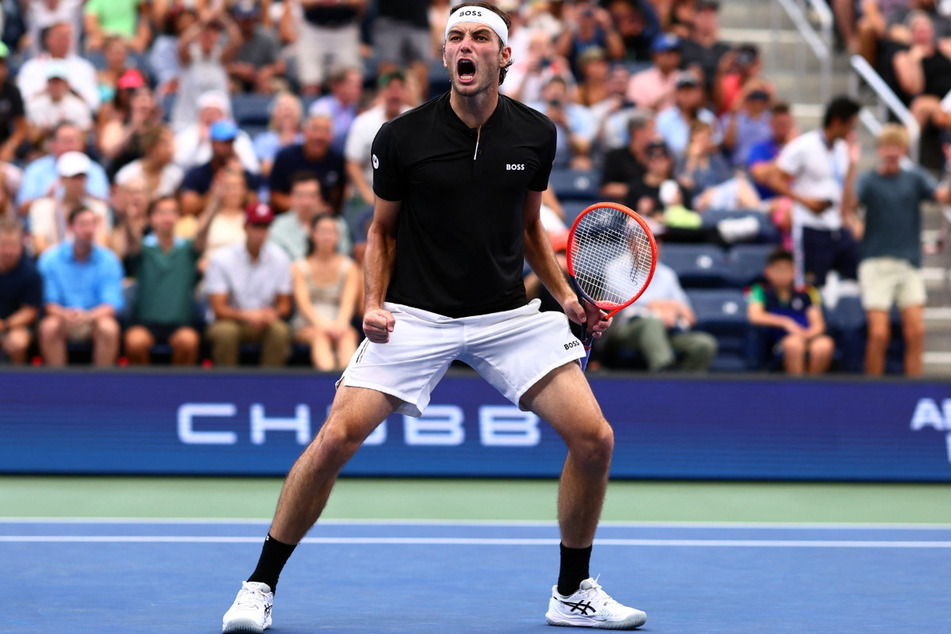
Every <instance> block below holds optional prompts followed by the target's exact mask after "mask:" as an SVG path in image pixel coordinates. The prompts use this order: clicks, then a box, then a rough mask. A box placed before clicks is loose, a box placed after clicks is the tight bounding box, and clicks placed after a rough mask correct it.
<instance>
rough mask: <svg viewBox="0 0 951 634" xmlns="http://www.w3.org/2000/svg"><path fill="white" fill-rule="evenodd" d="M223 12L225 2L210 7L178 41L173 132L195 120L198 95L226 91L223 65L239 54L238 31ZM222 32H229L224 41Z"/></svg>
mask: <svg viewBox="0 0 951 634" xmlns="http://www.w3.org/2000/svg"><path fill="white" fill-rule="evenodd" d="M225 9H226V5H225V3H224V2H216V3H213V4H211V6H210V7H209V8H208V9H207V10H206V11H205V12H200V13H199V16H198V21H197V22H195V23H194V24H192V25H191V26H189V27H188V28H187V29H185V31H184V32H183V33H182V34H181V36H180V38H179V41H178V62H179V72H178V93H177V96H176V98H175V104H174V106H173V107H172V128H173V129H174V130H176V131H178V130H181V129H183V128H185V127H186V126H188V125H189V124H191V123H192V122H193V121H194V120H195V119H196V118H197V115H198V110H199V109H200V108H201V104H199V103H197V100H198V98H199V97H200V96H202V95H203V94H205V93H207V92H209V91H221V92H227V91H228V73H227V71H226V70H225V66H226V65H227V64H229V63H230V62H231V60H233V59H234V57H235V55H236V54H237V53H238V47H240V46H241V31H239V30H238V26H237V25H236V24H235V23H234V20H232V19H231V17H230V16H229V15H228V12H227V11H226V10H225ZM224 30H227V32H228V33H227V38H225V39H223V38H222V31H224ZM196 106H197V107H196Z"/></svg>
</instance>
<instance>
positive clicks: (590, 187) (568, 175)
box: [548, 168, 600, 201]
mask: <svg viewBox="0 0 951 634" xmlns="http://www.w3.org/2000/svg"><path fill="white" fill-rule="evenodd" d="M599 179H600V176H599V174H598V172H596V171H594V170H591V171H582V170H572V169H565V168H556V169H553V170H552V171H551V176H550V177H549V179H548V186H549V187H551V188H552V190H554V192H555V195H556V196H558V199H559V200H563V201H564V200H594V199H596V198H597V197H598V185H599V182H600V180H599Z"/></svg>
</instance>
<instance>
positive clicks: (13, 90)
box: [0, 42, 27, 162]
mask: <svg viewBox="0 0 951 634" xmlns="http://www.w3.org/2000/svg"><path fill="white" fill-rule="evenodd" d="M9 57H10V49H9V48H7V45H6V44H4V43H3V42H0V161H4V162H8V161H12V160H13V158H14V157H15V156H16V154H17V150H18V149H19V148H20V145H22V144H23V143H24V142H25V141H26V136H27V124H26V106H25V105H24V103H23V96H22V95H21V94H20V89H19V88H17V86H16V84H15V83H14V82H13V81H11V80H10V68H9V66H8V58H9Z"/></svg>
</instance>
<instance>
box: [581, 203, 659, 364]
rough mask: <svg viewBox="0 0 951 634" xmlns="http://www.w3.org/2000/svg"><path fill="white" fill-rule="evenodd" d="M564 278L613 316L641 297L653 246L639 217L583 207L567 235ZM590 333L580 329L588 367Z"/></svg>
mask: <svg viewBox="0 0 951 634" xmlns="http://www.w3.org/2000/svg"><path fill="white" fill-rule="evenodd" d="M567 255H568V274H569V275H570V277H571V281H572V282H573V283H574V286H575V288H576V289H577V290H578V292H579V293H580V294H581V297H582V299H583V300H584V301H587V302H591V303H592V304H594V305H595V306H597V307H598V308H600V309H601V310H602V311H604V312H605V313H606V315H605V317H604V318H605V319H608V318H610V317H613V316H614V315H616V314H617V313H618V312H620V311H621V309H623V308H624V307H626V306H630V305H631V304H632V303H634V301H635V300H636V299H637V298H638V297H640V296H641V293H643V292H644V289H646V288H647V285H648V284H650V281H651V278H652V277H653V276H654V268H655V267H656V266H657V243H656V242H654V236H653V234H652V233H651V230H650V228H649V227H648V226H647V223H646V222H644V219H643V218H641V217H640V216H639V215H637V213H636V212H634V211H633V210H632V209H629V208H627V207H625V206H624V205H619V204H617V203H595V204H593V205H591V206H589V207H587V208H586V209H585V210H584V211H582V212H581V214H580V215H579V216H578V218H577V219H576V220H575V222H574V224H573V225H572V226H571V231H570V232H569V233H568V250H567ZM592 341H594V333H592V332H591V331H590V330H589V329H588V328H587V327H584V328H583V330H582V336H581V343H582V344H583V345H584V349H585V356H584V359H582V360H581V369H582V370H584V369H585V368H586V367H587V365H588V357H589V356H590V354H591V343H592Z"/></svg>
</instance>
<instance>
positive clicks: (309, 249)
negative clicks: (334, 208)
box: [307, 211, 337, 255]
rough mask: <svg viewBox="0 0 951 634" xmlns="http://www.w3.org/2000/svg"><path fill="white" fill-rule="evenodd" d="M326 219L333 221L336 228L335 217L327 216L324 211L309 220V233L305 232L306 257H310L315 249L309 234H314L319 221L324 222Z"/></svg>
mask: <svg viewBox="0 0 951 634" xmlns="http://www.w3.org/2000/svg"><path fill="white" fill-rule="evenodd" d="M328 218H329V219H330V220H333V222H334V226H335V227H336V226H337V218H336V216H334V215H333V214H329V213H327V212H326V211H322V212H320V213H319V214H317V215H316V216H314V217H313V218H311V219H310V231H308V232H307V255H310V254H311V253H313V252H314V249H315V248H316V246H315V245H314V241H313V239H312V238H311V237H310V234H312V233H313V232H314V229H316V228H317V223H319V222H320V221H321V220H326V219H328Z"/></svg>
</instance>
